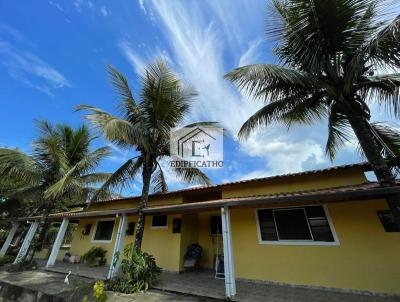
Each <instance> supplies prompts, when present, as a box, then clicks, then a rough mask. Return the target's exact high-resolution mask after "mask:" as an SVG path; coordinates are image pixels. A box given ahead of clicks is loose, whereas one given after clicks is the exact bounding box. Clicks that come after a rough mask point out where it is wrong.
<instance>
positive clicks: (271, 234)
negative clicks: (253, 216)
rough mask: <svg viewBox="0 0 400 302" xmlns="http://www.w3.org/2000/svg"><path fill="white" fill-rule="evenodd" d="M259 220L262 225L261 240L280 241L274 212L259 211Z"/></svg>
mask: <svg viewBox="0 0 400 302" xmlns="http://www.w3.org/2000/svg"><path fill="white" fill-rule="evenodd" d="M258 220H259V223H260V233H261V240H267V241H276V240H278V234H277V233H276V228H275V221H274V216H273V214H272V210H258Z"/></svg>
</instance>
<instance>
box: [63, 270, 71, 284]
mask: <svg viewBox="0 0 400 302" xmlns="http://www.w3.org/2000/svg"><path fill="white" fill-rule="evenodd" d="M71 273H72V272H71V271H69V273H68V275H66V276H65V279H64V283H65V284H67V285H69V279H68V277H69V275H71Z"/></svg>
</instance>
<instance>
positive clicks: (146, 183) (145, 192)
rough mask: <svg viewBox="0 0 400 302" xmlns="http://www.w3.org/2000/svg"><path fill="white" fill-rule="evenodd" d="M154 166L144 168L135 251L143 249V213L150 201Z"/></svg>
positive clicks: (149, 165) (147, 165)
mask: <svg viewBox="0 0 400 302" xmlns="http://www.w3.org/2000/svg"><path fill="white" fill-rule="evenodd" d="M152 169H153V167H152V164H146V165H144V166H143V173H142V179H143V188H142V195H141V196H140V205H139V209H138V223H137V230H136V237H135V244H134V248H135V249H139V250H140V249H141V248H142V239H143V233H144V225H145V218H146V217H145V215H144V213H143V209H144V208H145V207H146V206H147V202H148V200H149V190H150V181H151V174H152Z"/></svg>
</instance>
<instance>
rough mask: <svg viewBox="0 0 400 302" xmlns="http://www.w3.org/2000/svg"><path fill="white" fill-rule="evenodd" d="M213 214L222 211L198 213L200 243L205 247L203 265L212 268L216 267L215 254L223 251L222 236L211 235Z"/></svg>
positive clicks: (218, 213)
mask: <svg viewBox="0 0 400 302" xmlns="http://www.w3.org/2000/svg"><path fill="white" fill-rule="evenodd" d="M213 215H220V212H219V211H214V212H204V213H199V214H198V221H199V226H198V232H199V244H200V245H201V247H202V248H203V257H202V260H201V265H202V266H203V267H206V268H210V269H213V268H214V259H215V256H216V255H217V254H218V253H220V252H221V251H222V236H211V235H210V220H211V216H213Z"/></svg>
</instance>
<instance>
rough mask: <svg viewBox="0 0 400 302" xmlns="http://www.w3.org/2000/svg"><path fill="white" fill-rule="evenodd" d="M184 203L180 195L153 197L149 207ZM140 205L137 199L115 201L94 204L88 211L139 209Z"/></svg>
mask: <svg viewBox="0 0 400 302" xmlns="http://www.w3.org/2000/svg"><path fill="white" fill-rule="evenodd" d="M177 203H182V196H179V195H175V196H174V195H168V196H163V197H160V198H159V199H155V198H153V197H150V198H149V203H148V204H149V206H158V205H167V204H177ZM138 205H139V200H138V199H137V198H135V199H132V200H122V201H119V200H114V201H110V202H97V203H96V202H94V203H92V204H91V206H90V207H89V208H88V211H104V210H112V209H128V208H137V207H138Z"/></svg>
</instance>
